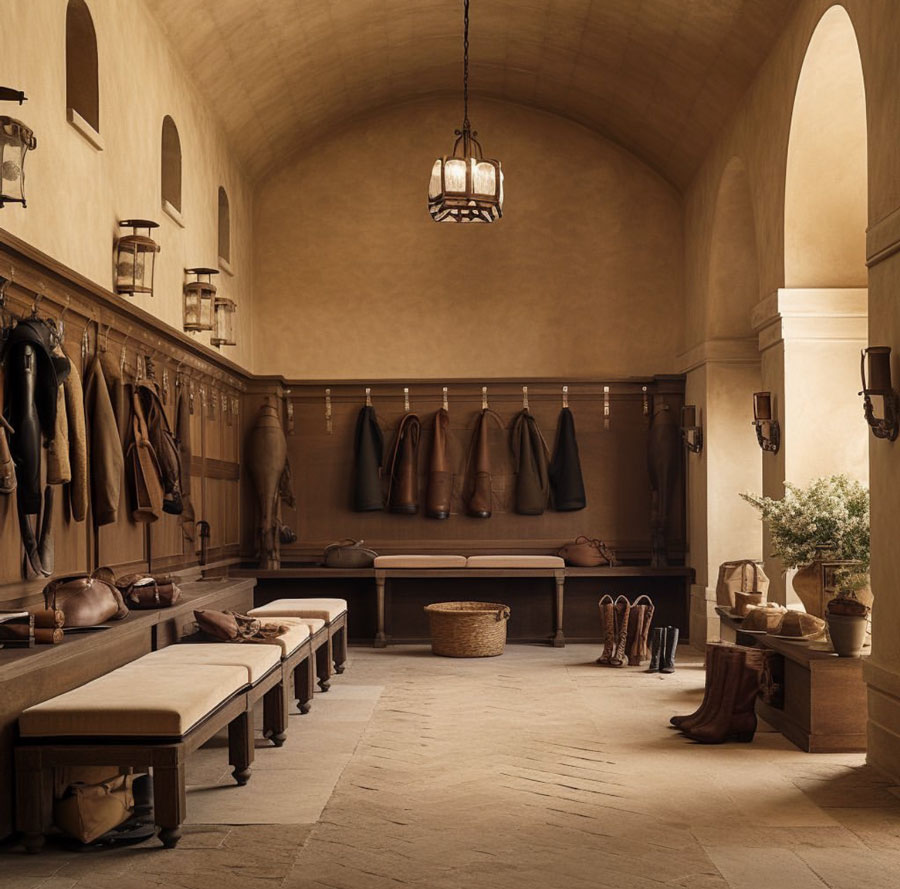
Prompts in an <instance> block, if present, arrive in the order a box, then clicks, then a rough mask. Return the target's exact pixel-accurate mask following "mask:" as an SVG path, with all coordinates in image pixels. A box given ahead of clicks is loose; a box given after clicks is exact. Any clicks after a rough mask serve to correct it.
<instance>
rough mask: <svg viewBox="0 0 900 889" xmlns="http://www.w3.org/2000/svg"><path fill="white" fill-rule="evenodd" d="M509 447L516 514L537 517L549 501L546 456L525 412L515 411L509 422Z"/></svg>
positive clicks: (544, 447) (532, 423) (538, 434)
mask: <svg viewBox="0 0 900 889" xmlns="http://www.w3.org/2000/svg"><path fill="white" fill-rule="evenodd" d="M510 444H511V446H512V452H513V460H514V465H515V470H516V512H517V513H519V514H520V515H541V514H542V513H543V512H544V510H545V509H546V508H547V502H548V501H549V499H550V477H549V475H548V463H549V455H548V453H547V445H546V443H545V442H544V436H543V435H541V430H540V429H539V428H538V425H537V421H536V420H535V419H534V416H533V415H532V413H531V412H530V411H529V410H527V409H526V410H522V411H519V413H517V414H516V416H515V418H514V419H513V423H512V435H511V438H510Z"/></svg>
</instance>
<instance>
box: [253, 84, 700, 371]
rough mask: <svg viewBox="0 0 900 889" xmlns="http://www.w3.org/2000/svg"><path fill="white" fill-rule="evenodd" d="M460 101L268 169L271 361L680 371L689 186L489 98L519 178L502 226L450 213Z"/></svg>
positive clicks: (492, 139) (259, 332)
mask: <svg viewBox="0 0 900 889" xmlns="http://www.w3.org/2000/svg"><path fill="white" fill-rule="evenodd" d="M459 115H460V107H459V102H458V101H457V100H455V99H434V100H429V101H424V102H418V103H415V104H410V105H406V106H402V107H396V108H393V109H390V110H388V111H386V112H384V113H383V114H380V115H378V116H376V117H373V118H371V119H368V120H364V121H361V122H359V123H357V124H356V125H355V126H352V127H349V128H348V129H347V130H346V131H343V132H340V133H337V134H335V135H333V136H332V137H330V138H327V139H323V140H322V141H321V142H320V143H319V144H318V145H316V146H315V147H314V148H313V149H312V150H310V151H309V152H306V153H304V154H303V156H302V157H301V158H300V159H299V160H298V161H297V162H296V163H295V164H293V165H292V166H289V167H287V168H286V169H284V170H283V171H281V172H280V173H279V174H277V175H275V176H273V177H271V178H269V179H268V180H267V181H266V182H265V183H264V185H263V186H262V188H261V190H260V192H259V195H258V198H257V216H256V222H255V233H256V235H255V237H256V272H255V279H256V281H257V282H258V286H257V293H256V306H257V312H258V313H257V320H256V327H255V331H254V335H255V355H254V361H255V366H256V369H257V370H258V371H260V372H274V371H278V372H281V373H284V374H286V375H287V376H289V377H307V378H324V379H340V378H345V379H346V378H365V377H436V378H441V377H471V376H484V377H491V376H494V377H498V376H518V375H521V376H529V377H533V376H565V375H588V374H591V375H622V374H629V375H637V374H653V373H667V372H672V371H674V370H675V356H676V355H677V354H678V352H679V351H680V344H679V339H680V329H681V313H682V299H681V260H682V240H681V209H680V201H679V196H678V194H677V193H676V192H675V191H674V190H673V189H672V188H671V187H670V186H669V185H668V184H667V183H665V182H664V181H663V180H662V179H661V178H660V177H659V176H658V175H656V174H655V173H654V172H653V171H652V170H650V169H649V168H648V167H646V166H644V165H643V164H641V163H640V162H638V161H637V160H636V159H635V158H634V157H633V156H632V155H630V154H628V153H626V152H624V151H622V150H620V149H619V148H618V147H616V146H615V145H613V144H611V143H609V142H608V141H606V140H604V139H602V138H600V137H599V136H597V135H596V134H594V133H592V132H590V131H588V130H586V129H584V128H583V127H580V126H578V125H576V124H573V123H570V122H568V121H565V120H563V119H561V118H557V117H554V116H552V115H548V114H544V113H542V112H537V111H533V110H529V109H526V108H523V107H519V106H514V105H506V104H503V103H498V102H492V101H487V100H482V99H478V100H477V101H476V102H475V103H474V104H473V107H472V109H471V116H472V118H473V122H474V125H475V128H476V129H477V130H478V131H479V132H480V133H481V135H482V137H483V139H484V145H485V150H486V152H487V153H488V154H489V155H490V156H495V157H498V158H500V160H501V161H502V163H503V167H504V171H505V174H506V204H505V211H506V215H505V216H504V218H503V219H502V220H500V221H499V222H498V223H496V224H494V225H490V226H484V225H478V226H476V225H449V224H448V225H438V224H436V223H434V222H433V221H432V220H431V218H430V217H429V215H428V212H427V209H426V194H427V187H428V179H429V174H430V171H431V166H432V164H433V162H434V159H435V157H436V156H437V155H438V154H439V153H444V152H447V153H449V151H450V148H451V147H452V143H451V141H450V140H451V137H452V134H453V130H454V128H455V127H458V126H459V124H460V120H459Z"/></svg>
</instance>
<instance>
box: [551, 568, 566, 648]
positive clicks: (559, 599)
mask: <svg viewBox="0 0 900 889" xmlns="http://www.w3.org/2000/svg"><path fill="white" fill-rule="evenodd" d="M564 587H565V580H564V578H562V577H557V578H556V601H555V606H556V608H555V610H556V621H555V623H556V626H555V627H554V628H553V630H554V632H553V647H554V648H565V647H566V636H565V634H564V633H563V605H564V602H565V600H564V598H563V589H564Z"/></svg>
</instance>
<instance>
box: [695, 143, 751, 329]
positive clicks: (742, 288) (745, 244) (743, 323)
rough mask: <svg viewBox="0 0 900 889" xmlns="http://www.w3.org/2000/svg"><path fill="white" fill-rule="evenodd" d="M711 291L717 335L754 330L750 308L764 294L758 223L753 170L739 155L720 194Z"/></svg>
mask: <svg viewBox="0 0 900 889" xmlns="http://www.w3.org/2000/svg"><path fill="white" fill-rule="evenodd" d="M707 294H708V297H707V329H708V333H709V337H710V338H711V339H725V338H738V337H748V336H752V334H753V329H752V327H751V325H750V312H751V310H752V309H753V306H754V305H756V303H757V302H758V301H759V299H760V293H759V266H758V257H757V249H756V225H755V222H754V216H753V199H752V197H751V194H750V182H749V179H748V178H747V170H746V168H745V167H744V164H743V162H742V161H741V159H740V158H737V157H734V158H732V159H731V160H730V161H729V162H728V164H727V166H726V167H725V170H724V172H723V174H722V180H721V182H720V183H719V192H718V194H717V196H716V206H715V211H714V214H713V227H712V238H711V240H710V246H709V277H708V284H707Z"/></svg>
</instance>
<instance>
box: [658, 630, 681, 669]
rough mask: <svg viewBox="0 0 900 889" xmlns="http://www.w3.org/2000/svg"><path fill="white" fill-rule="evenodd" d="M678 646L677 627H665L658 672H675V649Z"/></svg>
mask: <svg viewBox="0 0 900 889" xmlns="http://www.w3.org/2000/svg"><path fill="white" fill-rule="evenodd" d="M677 648H678V627H666V648H665V651H664V652H663V657H662V663H661V664H660V666H659V672H660V673H674V672H675V650H676V649H677Z"/></svg>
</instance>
